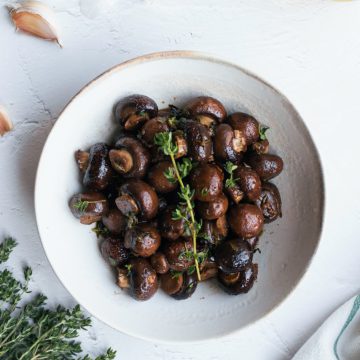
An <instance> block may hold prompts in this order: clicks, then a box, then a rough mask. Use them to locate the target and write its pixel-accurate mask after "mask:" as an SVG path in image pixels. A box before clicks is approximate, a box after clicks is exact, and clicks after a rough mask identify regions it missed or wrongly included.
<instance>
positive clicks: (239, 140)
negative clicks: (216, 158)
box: [233, 130, 247, 153]
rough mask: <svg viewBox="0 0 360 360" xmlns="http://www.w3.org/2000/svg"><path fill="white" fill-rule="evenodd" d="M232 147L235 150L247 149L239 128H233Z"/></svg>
mask: <svg viewBox="0 0 360 360" xmlns="http://www.w3.org/2000/svg"><path fill="white" fill-rule="evenodd" d="M233 147H234V150H235V151H236V152H238V153H239V152H241V151H243V152H245V151H246V149H247V146H246V139H245V137H244V136H243V134H242V132H241V131H240V130H234V139H233Z"/></svg>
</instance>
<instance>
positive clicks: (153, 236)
mask: <svg viewBox="0 0 360 360" xmlns="http://www.w3.org/2000/svg"><path fill="white" fill-rule="evenodd" d="M160 243H161V238H160V234H159V232H158V231H157V230H156V228H155V227H154V226H151V225H150V224H146V223H143V224H139V225H137V226H134V227H132V228H130V229H128V230H127V231H126V233H125V240H124V245H125V247H126V248H127V249H131V250H132V251H133V253H134V254H135V255H137V256H142V257H149V256H151V255H152V254H154V253H155V252H156V250H157V249H158V248H159V246H160Z"/></svg>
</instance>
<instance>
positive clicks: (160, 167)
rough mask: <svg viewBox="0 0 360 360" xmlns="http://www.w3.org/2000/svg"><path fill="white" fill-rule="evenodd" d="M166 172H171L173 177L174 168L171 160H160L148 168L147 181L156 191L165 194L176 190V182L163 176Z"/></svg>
mask: <svg viewBox="0 0 360 360" xmlns="http://www.w3.org/2000/svg"><path fill="white" fill-rule="evenodd" d="M166 173H172V174H173V176H174V177H175V170H174V167H173V165H172V163H171V161H168V160H166V161H161V162H159V163H157V164H155V165H154V166H153V167H151V168H150V170H149V173H148V181H149V183H150V185H151V186H152V187H153V188H154V189H155V191H156V192H158V193H161V194H165V193H169V192H171V191H174V190H176V188H177V186H178V183H177V182H176V181H170V180H168V178H167V177H166V176H165V174H166Z"/></svg>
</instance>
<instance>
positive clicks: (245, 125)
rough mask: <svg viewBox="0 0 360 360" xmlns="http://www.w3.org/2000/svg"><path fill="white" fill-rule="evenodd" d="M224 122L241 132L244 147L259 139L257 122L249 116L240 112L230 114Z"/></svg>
mask: <svg viewBox="0 0 360 360" xmlns="http://www.w3.org/2000/svg"><path fill="white" fill-rule="evenodd" d="M226 122H227V123H228V124H229V125H230V126H231V127H232V128H233V129H234V130H239V131H241V133H242V135H243V136H244V137H245V141H246V145H251V144H253V143H254V142H256V141H257V140H258V139H259V136H260V133H259V126H260V124H259V122H258V121H257V120H256V119H255V118H254V117H253V116H251V115H249V114H245V113H242V112H236V113H234V114H231V115H230V116H229V117H228V118H227V120H226Z"/></svg>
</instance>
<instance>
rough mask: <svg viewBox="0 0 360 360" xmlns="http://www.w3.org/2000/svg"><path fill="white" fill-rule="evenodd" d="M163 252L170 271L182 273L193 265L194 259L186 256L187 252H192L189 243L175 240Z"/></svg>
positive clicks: (191, 246) (190, 243)
mask: <svg viewBox="0 0 360 360" xmlns="http://www.w3.org/2000/svg"><path fill="white" fill-rule="evenodd" d="M163 251H164V255H165V257H166V260H167V261H168V263H169V265H170V269H172V270H176V271H183V270H186V269H188V268H189V266H191V265H193V264H194V258H193V257H188V256H186V254H187V252H189V251H193V245H192V242H190V241H186V240H175V241H172V242H169V243H167V244H166V245H165V248H164V250H163Z"/></svg>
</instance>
